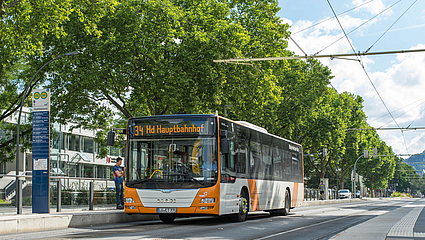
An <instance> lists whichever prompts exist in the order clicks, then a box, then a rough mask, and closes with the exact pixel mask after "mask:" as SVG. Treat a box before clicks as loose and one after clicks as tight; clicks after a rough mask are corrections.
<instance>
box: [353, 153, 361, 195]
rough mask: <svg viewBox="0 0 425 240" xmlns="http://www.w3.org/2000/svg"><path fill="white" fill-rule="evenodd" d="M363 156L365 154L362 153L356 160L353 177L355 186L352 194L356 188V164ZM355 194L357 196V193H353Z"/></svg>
mask: <svg viewBox="0 0 425 240" xmlns="http://www.w3.org/2000/svg"><path fill="white" fill-rule="evenodd" d="M362 157H364V154H363V155H361V156H360V157H358V158H357V160H356V162H355V163H354V167H353V179H352V182H353V185H352V186H353V188H352V189H351V190H352V191H353V193H352V194H354V191H355V190H356V164H357V161H359V159H360V158H362ZM353 196H356V195H353Z"/></svg>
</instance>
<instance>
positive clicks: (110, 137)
mask: <svg viewBox="0 0 425 240" xmlns="http://www.w3.org/2000/svg"><path fill="white" fill-rule="evenodd" d="M114 144H115V132H108V138H107V139H106V146H108V147H112V146H114Z"/></svg>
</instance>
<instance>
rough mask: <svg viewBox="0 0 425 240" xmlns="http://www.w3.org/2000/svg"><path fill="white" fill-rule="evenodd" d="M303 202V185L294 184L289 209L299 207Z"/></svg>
mask: <svg viewBox="0 0 425 240" xmlns="http://www.w3.org/2000/svg"><path fill="white" fill-rule="evenodd" d="M303 201H304V184H303V183H294V190H293V191H292V193H291V207H293V208H294V207H300V206H301V205H302V204H303Z"/></svg>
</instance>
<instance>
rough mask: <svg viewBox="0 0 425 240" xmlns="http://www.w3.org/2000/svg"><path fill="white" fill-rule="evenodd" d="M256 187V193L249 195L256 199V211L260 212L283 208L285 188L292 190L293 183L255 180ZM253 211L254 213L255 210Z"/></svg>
mask: <svg viewBox="0 0 425 240" xmlns="http://www.w3.org/2000/svg"><path fill="white" fill-rule="evenodd" d="M256 186H257V193H256V194H251V195H253V196H254V197H257V198H258V209H257V210H261V211H262V210H271V209H278V208H283V207H284V200H285V191H286V189H287V188H289V189H292V188H293V183H292V182H282V181H270V180H256ZM290 191H292V190H290ZM255 195H257V196H255ZM254 202H255V201H254ZM254 202H253V203H254ZM253 210H254V211H255V208H254V209H253Z"/></svg>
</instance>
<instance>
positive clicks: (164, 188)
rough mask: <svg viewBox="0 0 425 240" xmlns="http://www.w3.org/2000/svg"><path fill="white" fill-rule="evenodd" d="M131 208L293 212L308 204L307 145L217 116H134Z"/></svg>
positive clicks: (169, 212)
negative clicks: (306, 184) (304, 173)
mask: <svg viewBox="0 0 425 240" xmlns="http://www.w3.org/2000/svg"><path fill="white" fill-rule="evenodd" d="M126 134H127V140H126V151H127V152H126V159H125V184H124V197H125V198H124V199H125V200H124V202H125V204H124V205H125V207H124V211H125V213H127V214H158V216H159V218H160V219H161V220H162V221H163V222H172V221H174V219H175V218H176V217H183V216H184V217H187V216H200V215H203V216H205V215H210V216H226V215H228V216H229V217H231V218H232V219H234V220H235V221H244V220H246V218H247V215H248V212H252V211H267V212H270V214H272V215H287V214H288V213H289V211H290V209H291V208H294V207H296V206H300V205H301V204H302V201H303V194H304V184H303V155H302V152H303V150H302V146H301V145H300V144H298V143H295V142H292V141H289V140H286V139H283V138H281V137H278V136H275V135H272V134H270V133H268V132H267V131H266V130H265V129H264V128H261V127H258V126H255V125H253V124H250V123H247V122H238V121H232V120H230V119H227V118H224V117H222V116H219V115H213V114H187V115H186V114H185V115H162V116H149V117H135V118H130V119H129V120H128V125H127V129H126Z"/></svg>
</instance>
